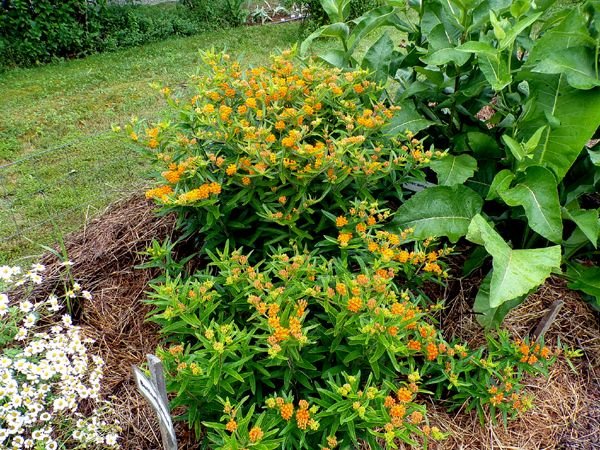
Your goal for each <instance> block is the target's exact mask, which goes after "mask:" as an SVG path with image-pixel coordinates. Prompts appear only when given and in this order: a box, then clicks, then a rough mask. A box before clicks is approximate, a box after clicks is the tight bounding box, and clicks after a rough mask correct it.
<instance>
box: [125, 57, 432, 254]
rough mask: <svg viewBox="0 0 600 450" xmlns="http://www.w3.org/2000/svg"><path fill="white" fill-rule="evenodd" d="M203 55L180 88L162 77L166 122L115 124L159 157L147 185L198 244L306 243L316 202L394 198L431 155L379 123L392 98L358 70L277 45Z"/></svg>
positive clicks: (325, 206) (419, 175)
mask: <svg viewBox="0 0 600 450" xmlns="http://www.w3.org/2000/svg"><path fill="white" fill-rule="evenodd" d="M204 59H205V63H206V66H207V67H206V70H204V72H203V74H202V75H201V76H198V77H196V78H195V79H194V85H195V86H196V87H197V91H196V92H194V93H193V94H192V95H191V96H190V97H191V98H175V97H172V96H171V94H170V90H169V89H168V88H165V89H163V93H165V94H166V95H167V98H168V101H169V104H170V106H171V108H172V114H171V117H172V120H171V121H170V122H166V121H164V122H161V123H158V124H155V126H152V127H145V129H144V128H143V127H142V126H140V124H133V126H131V127H129V128H128V129H127V131H128V132H129V135H130V137H131V138H133V139H134V140H137V141H138V142H139V143H140V144H144V145H145V147H146V150H145V151H146V153H147V154H148V155H149V157H150V158H152V159H153V160H154V161H157V160H158V161H159V164H160V166H161V167H160V170H159V171H158V172H157V173H156V178H157V181H158V182H159V183H160V184H159V185H158V186H157V187H156V188H154V189H152V190H150V191H148V192H147V196H148V197H149V198H154V199H156V200H157V202H158V203H159V204H160V205H161V206H162V211H163V212H165V213H167V212H171V211H174V212H176V213H177V215H178V223H179V225H180V226H181V228H182V229H183V230H184V232H185V234H186V236H191V237H192V238H193V239H195V240H197V242H198V243H201V244H199V245H202V246H203V247H204V248H205V249H210V250H214V249H215V248H218V247H219V246H220V245H222V244H223V243H224V242H225V241H226V240H231V241H232V242H233V241H234V242H236V244H238V245H239V244H245V245H252V246H254V247H256V248H257V256H258V257H260V256H262V253H261V252H263V251H264V250H263V248H264V246H265V245H272V244H274V243H278V242H283V243H286V242H289V240H290V239H295V240H297V242H298V243H300V242H302V243H303V244H307V243H308V242H309V241H311V240H312V239H313V237H314V236H318V235H319V234H320V235H323V234H327V232H328V231H331V227H332V222H331V221H330V220H329V218H328V217H327V216H326V215H325V214H324V213H322V212H321V211H324V212H331V211H340V212H342V211H345V210H346V209H347V205H348V201H350V200H352V199H354V198H358V199H367V200H374V199H377V200H378V201H380V202H385V201H397V199H398V198H402V197H403V195H404V194H403V190H402V183H403V182H406V181H411V180H419V179H423V172H422V168H423V167H425V166H426V165H427V164H428V163H429V161H430V159H431V158H434V157H435V156H436V152H434V151H433V150H426V149H425V148H424V144H423V142H422V141H419V140H417V139H411V138H412V135H397V136H394V137H391V136H389V134H387V132H386V129H385V125H386V124H387V123H389V121H390V120H391V119H392V118H393V116H394V113H395V112H396V110H397V108H396V107H394V106H387V105H386V104H384V103H382V102H381V101H380V98H381V89H380V88H379V87H378V86H377V85H376V84H375V83H373V82H371V81H369V80H368V79H367V74H366V72H353V73H347V74H343V73H341V72H340V71H339V70H337V69H327V68H324V67H322V66H321V65H308V66H302V65H300V64H297V63H295V62H293V60H292V59H291V54H290V53H289V52H288V54H287V55H284V56H278V57H275V58H274V59H273V64H272V65H271V66H270V67H255V68H252V69H249V70H247V71H245V72H242V71H241V69H240V67H239V65H238V64H237V63H231V62H229V59H228V55H222V54H211V53H207V54H206V55H205V57H204ZM439 154H440V153H439V152H437V155H438V156H439Z"/></svg>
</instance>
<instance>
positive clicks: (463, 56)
mask: <svg viewBox="0 0 600 450" xmlns="http://www.w3.org/2000/svg"><path fill="white" fill-rule="evenodd" d="M470 57H471V55H469V54H468V53H467V52H461V51H460V50H457V49H455V48H441V49H439V50H434V51H433V52H431V53H428V54H427V55H425V56H423V57H422V58H421V61H423V62H424V63H425V64H429V65H432V66H443V65H445V64H448V63H454V64H456V65H457V66H463V65H465V64H466V63H467V61H468V60H469V58H470Z"/></svg>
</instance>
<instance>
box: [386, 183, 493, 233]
mask: <svg viewBox="0 0 600 450" xmlns="http://www.w3.org/2000/svg"><path fill="white" fill-rule="evenodd" d="M482 206H483V200H482V198H481V197H480V196H479V195H477V193H476V192H475V191H473V190H472V189H469V188H468V187H465V186H461V185H456V186H434V187H430V188H428V189H424V190H422V191H421V192H418V193H416V194H415V195H413V196H412V197H411V198H410V199H409V200H408V201H406V202H405V203H404V204H403V205H402V206H400V208H398V210H397V211H396V214H395V219H394V221H395V223H396V224H398V225H400V226H401V227H403V228H414V230H415V231H414V236H415V237H417V238H427V237H430V236H447V237H448V239H450V241H451V242H456V241H457V240H458V239H459V238H460V237H462V236H464V235H465V234H466V233H467V229H468V228H469V223H471V219H472V218H473V217H474V216H475V215H476V214H478V213H479V212H480V211H481V207H482Z"/></svg>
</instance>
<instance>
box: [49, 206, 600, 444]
mask: <svg viewBox="0 0 600 450" xmlns="http://www.w3.org/2000/svg"><path fill="white" fill-rule="evenodd" d="M173 233H174V218H173V217H170V216H163V217H157V216H156V214H155V212H154V207H153V205H152V204H151V203H150V202H148V201H147V200H145V199H144V198H142V197H134V198H132V199H130V200H127V201H125V202H123V203H120V204H116V205H113V206H112V207H111V208H110V209H108V210H107V211H106V212H105V213H104V214H102V215H101V216H100V217H98V218H97V219H95V220H93V221H92V222H90V223H89V224H88V225H87V226H86V227H85V229H84V230H82V231H80V232H78V233H75V234H73V235H71V236H69V237H68V238H67V239H66V242H65V245H66V249H67V254H68V256H69V259H70V260H71V261H73V262H74V266H73V268H72V273H73V275H74V278H75V279H76V280H77V281H79V282H80V284H81V285H82V286H83V287H84V288H85V289H88V290H90V291H91V292H92V293H93V295H94V298H93V299H92V300H91V301H88V302H85V303H83V304H82V308H81V310H80V311H79V317H78V321H79V324H80V325H81V326H82V327H83V328H84V329H85V331H86V333H87V334H88V335H89V336H90V337H92V338H94V339H96V344H95V347H94V351H96V352H97V353H98V354H99V355H101V356H102V357H103V358H104V360H105V361H106V369H105V377H104V394H105V396H106V398H109V399H111V400H112V402H113V404H114V407H115V410H116V414H117V415H118V417H119V419H120V421H121V423H122V426H123V428H124V432H123V437H122V441H121V442H122V445H123V448H124V449H127V450H156V449H160V448H161V444H160V442H161V441H160V436H159V434H158V425H157V422H156V419H155V418H154V415H153V413H152V411H151V410H150V408H149V407H148V406H147V405H146V403H145V401H144V400H143V398H142V397H141V396H140V395H139V394H138V393H137V390H136V387H135V385H134V383H133V380H132V377H131V366H132V365H141V364H143V362H144V360H145V356H146V354H147V353H153V352H154V350H155V348H156V346H157V344H158V342H159V340H160V338H159V335H158V329H157V327H156V326H154V325H152V324H150V323H146V322H144V318H145V316H146V314H147V313H148V307H147V306H146V305H144V304H143V302H142V299H143V298H144V291H145V289H146V286H147V283H148V282H149V281H150V280H151V279H153V278H154V277H155V276H156V275H157V273H156V272H155V271H154V270H152V269H136V268H135V267H136V266H137V265H139V264H141V263H142V262H143V258H142V256H140V252H142V251H144V250H145V249H146V247H147V246H148V245H149V244H150V243H151V242H152V240H153V239H157V240H159V241H162V240H163V239H165V238H166V237H169V236H172V234H173ZM42 262H43V263H44V264H45V265H46V266H47V267H48V270H47V279H46V281H45V283H44V285H42V286H41V287H40V289H39V294H40V295H44V294H47V293H49V292H52V291H53V290H55V289H60V286H61V281H60V280H61V279H60V276H59V272H60V271H61V270H62V268H61V266H60V261H59V260H58V259H57V258H56V257H54V256H53V255H46V256H45V257H44V258H43V261H42ZM453 283H454V285H453V286H451V287H450V288H449V289H447V290H446V291H445V292H444V294H445V296H446V297H447V305H448V310H447V313H446V314H445V315H444V316H443V317H442V318H441V323H442V325H443V328H444V330H445V332H446V334H447V337H457V338H460V339H462V340H464V341H467V342H469V343H471V344H474V345H475V344H478V343H481V342H482V341H483V335H482V332H481V329H480V327H479V326H478V325H477V324H476V322H475V320H474V317H473V315H472V314H471V313H470V311H471V307H470V305H469V299H471V300H470V301H471V302H472V299H473V298H474V295H475V292H476V290H477V287H476V284H473V283H472V282H471V283H469V284H465V285H463V284H461V282H460V280H458V281H454V282H453ZM556 299H562V300H563V301H564V306H563V308H562V309H561V311H560V312H559V314H558V316H557V318H556V319H555V321H554V322H553V323H552V325H551V327H550V329H549V330H548V332H547V333H546V336H545V341H546V343H547V344H548V345H550V346H551V347H553V348H555V347H556V344H557V342H558V339H560V342H561V343H563V344H567V345H569V346H570V347H574V348H580V349H582V350H583V351H584V356H583V357H582V358H580V359H577V360H574V361H573V364H574V366H575V371H573V370H572V369H571V368H570V367H569V366H568V365H567V364H566V362H565V360H564V358H562V357H561V358H559V361H558V362H557V363H556V364H555V365H554V366H553V367H552V368H551V370H550V376H549V377H548V378H543V377H537V378H533V377H532V378H531V379H529V380H528V383H527V389H528V390H529V391H530V392H531V393H532V394H533V395H534V396H535V406H534V408H533V410H531V411H529V412H527V413H525V414H523V415H522V416H521V417H520V418H519V419H517V420H514V421H512V422H509V424H508V427H507V428H504V426H503V425H502V423H501V422H500V423H499V424H497V425H495V426H494V425H491V421H488V422H487V423H486V425H484V426H481V425H480V424H479V420H478V418H477V417H476V416H475V414H467V413H465V412H463V411H459V412H457V413H456V414H449V413H447V412H445V411H444V410H442V409H441V408H440V407H439V406H436V405H433V404H431V405H428V408H429V410H430V413H429V417H430V420H431V424H432V425H437V426H439V427H440V428H441V429H442V430H444V431H450V432H451V433H452V435H451V437H449V438H448V439H447V440H446V441H444V442H443V443H441V444H439V445H437V447H433V448H437V449H440V450H441V449H443V450H454V449H464V450H467V449H473V450H475V449H477V450H479V449H520V450H534V449H568V450H592V449H600V444H598V442H600V438H599V436H600V325H599V320H598V316H597V315H596V314H595V313H594V312H592V311H591V309H590V308H588V307H587V305H586V304H585V303H584V302H583V301H582V300H581V299H580V298H579V296H578V295H577V294H576V293H575V292H572V291H570V290H568V289H567V288H566V286H565V284H564V282H563V281H562V280H559V279H550V280H549V281H548V282H547V283H546V284H545V285H544V286H543V287H542V288H540V289H539V290H538V292H537V293H536V294H534V295H531V296H530V297H529V298H528V299H527V300H526V301H525V302H524V303H523V304H522V305H521V306H519V307H518V308H515V309H514V310H513V311H511V313H510V314H509V316H508V317H507V318H506V321H505V326H506V327H507V328H509V329H510V331H511V332H512V333H513V334H514V335H516V336H519V337H524V336H526V335H528V334H529V333H530V332H531V331H532V330H533V329H534V328H535V326H536V325H537V324H538V323H539V321H540V319H541V318H542V317H543V316H544V315H545V314H546V311H547V308H548V307H549V306H550V304H552V302H553V301H554V300H556ZM177 431H178V436H179V448H180V449H192V448H195V446H194V445H193V440H192V436H191V433H190V431H189V430H188V429H187V427H185V425H184V424H182V423H179V424H177Z"/></svg>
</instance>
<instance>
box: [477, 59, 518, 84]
mask: <svg viewBox="0 0 600 450" xmlns="http://www.w3.org/2000/svg"><path fill="white" fill-rule="evenodd" d="M477 61H478V62H479V68H480V69H481V72H482V73H483V76H484V77H485V79H486V80H487V81H488V83H490V85H491V86H492V89H494V91H496V92H499V91H501V90H502V89H504V88H505V87H506V86H508V85H509V84H510V82H511V81H512V76H511V74H510V72H509V70H508V64H507V63H506V60H505V59H504V58H498V57H497V56H496V57H492V56H487V55H484V54H481V55H478V57H477Z"/></svg>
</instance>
